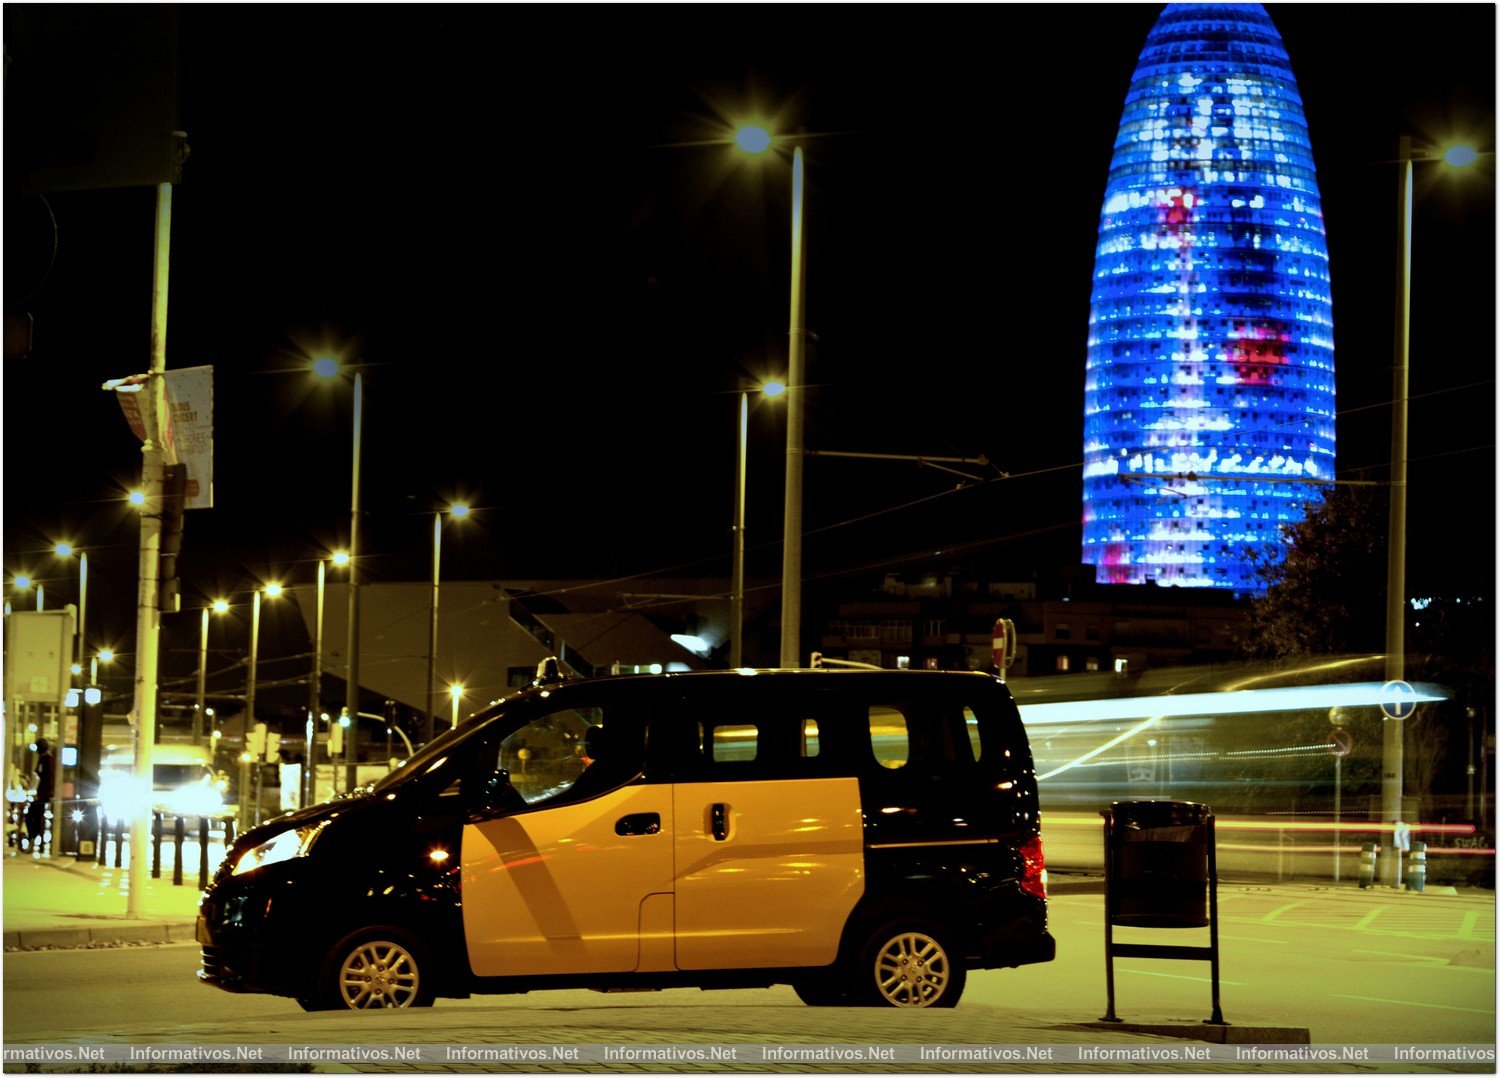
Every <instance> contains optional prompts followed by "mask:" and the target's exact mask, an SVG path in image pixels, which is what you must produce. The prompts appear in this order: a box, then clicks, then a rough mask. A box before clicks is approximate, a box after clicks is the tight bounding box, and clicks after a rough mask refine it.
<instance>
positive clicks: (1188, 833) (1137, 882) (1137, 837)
mask: <svg viewBox="0 0 1500 1078" xmlns="http://www.w3.org/2000/svg"><path fill="white" fill-rule="evenodd" d="M1102 815H1103V816H1104V818H1105V825H1104V834H1105V856H1106V857H1108V858H1109V859H1110V863H1109V866H1108V867H1109V876H1110V891H1109V898H1110V909H1109V910H1108V913H1109V917H1110V919H1111V920H1112V921H1113V922H1114V923H1115V924H1117V925H1121V926H1129V927H1138V928H1203V927H1205V926H1206V925H1207V924H1208V921H1209V911H1208V841H1209V834H1208V832H1209V821H1210V820H1211V819H1212V818H1213V814H1212V813H1211V812H1210V811H1209V809H1208V806H1207V805H1200V804H1196V803H1194V802H1191V801H1116V802H1114V803H1113V804H1111V805H1110V806H1109V808H1107V809H1105V810H1104V811H1103V813H1102Z"/></svg>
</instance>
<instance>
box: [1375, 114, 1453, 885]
mask: <svg viewBox="0 0 1500 1078" xmlns="http://www.w3.org/2000/svg"><path fill="white" fill-rule="evenodd" d="M1440 160H1446V161H1447V162H1448V163H1449V164H1450V165H1452V166H1454V167H1462V166H1463V165H1466V164H1468V163H1470V162H1472V161H1473V160H1474V153H1473V151H1472V150H1469V149H1468V148H1467V147H1454V148H1452V149H1450V150H1449V151H1448V152H1447V153H1446V154H1443V155H1436V154H1432V153H1427V152H1424V153H1422V154H1420V155H1417V156H1414V155H1413V150H1412V143H1411V137H1410V136H1408V135H1402V136H1401V141H1400V145H1399V149H1398V152H1397V157H1396V165H1397V178H1396V293H1397V294H1396V325H1395V338H1396V354H1395V363H1394V364H1393V366H1392V383H1391V497H1390V521H1389V529H1388V532H1387V542H1386V585H1385V586H1386V591H1385V679H1386V681H1388V682H1389V681H1401V680H1403V679H1404V678H1405V676H1406V495H1407V485H1406V464H1407V459H1408V452H1407V442H1406V435H1407V400H1408V397H1407V394H1408V381H1409V379H1408V375H1409V371H1410V358H1411V357H1410V349H1411V235H1412V166H1413V163H1414V162H1417V161H1440ZM1404 721H1405V720H1404V719H1399V718H1392V717H1391V716H1390V715H1388V714H1387V715H1383V716H1382V722H1381V750H1382V764H1381V783H1380V808H1381V813H1380V815H1381V821H1382V822H1383V823H1392V824H1394V823H1397V822H1399V821H1400V820H1401V819H1402V806H1401V801H1402V781H1403V772H1404V770H1405V745H1404V731H1403V729H1402V727H1403V723H1404ZM1385 864H1386V868H1385V874H1384V882H1385V883H1387V884H1389V885H1390V886H1392V887H1399V886H1400V885H1401V880H1400V879H1399V878H1398V876H1397V872H1398V869H1397V867H1396V866H1397V859H1396V858H1394V857H1391V858H1386V859H1385Z"/></svg>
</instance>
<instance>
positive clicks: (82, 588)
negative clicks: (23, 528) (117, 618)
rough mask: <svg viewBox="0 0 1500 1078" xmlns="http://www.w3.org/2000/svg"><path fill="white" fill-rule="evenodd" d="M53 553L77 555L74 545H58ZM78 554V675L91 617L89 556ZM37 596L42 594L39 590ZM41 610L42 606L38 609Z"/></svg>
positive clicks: (81, 551)
mask: <svg viewBox="0 0 1500 1078" xmlns="http://www.w3.org/2000/svg"><path fill="white" fill-rule="evenodd" d="M52 553H54V554H56V555H57V556H58V557H59V558H71V557H72V556H73V554H74V553H75V547H74V546H73V544H72V543H58V544H57V545H56V546H54V547H53V548H52ZM76 553H77V554H78V636H77V638H76V640H75V641H74V645H73V646H74V651H73V658H74V663H73V665H74V669H75V671H76V672H78V673H82V672H83V657H84V655H85V654H87V652H88V616H89V556H88V552H87V551H84V550H77V551H76ZM37 594H38V595H40V594H41V589H40V588H38V590H37ZM37 609H38V610H40V609H41V607H40V606H38V607H37Z"/></svg>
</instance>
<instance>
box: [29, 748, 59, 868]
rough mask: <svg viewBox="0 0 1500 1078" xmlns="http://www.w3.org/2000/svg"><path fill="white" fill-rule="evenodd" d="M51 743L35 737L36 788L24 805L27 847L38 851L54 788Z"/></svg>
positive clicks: (54, 778) (43, 834) (44, 834)
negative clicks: (27, 802)
mask: <svg viewBox="0 0 1500 1078" xmlns="http://www.w3.org/2000/svg"><path fill="white" fill-rule="evenodd" d="M54 763H55V761H54V759H53V756H52V745H51V744H50V743H49V742H48V741H47V739H46V738H44V737H39V738H37V739H36V789H35V790H33V791H32V795H31V804H29V805H27V806H26V839H27V842H28V844H29V847H30V848H31V849H32V850H34V851H40V850H41V848H42V843H43V840H44V838H45V836H46V831H47V806H48V805H49V804H51V803H52V794H53V792H54V791H55V790H56V781H57V772H56V769H55V768H54V766H53V764H54Z"/></svg>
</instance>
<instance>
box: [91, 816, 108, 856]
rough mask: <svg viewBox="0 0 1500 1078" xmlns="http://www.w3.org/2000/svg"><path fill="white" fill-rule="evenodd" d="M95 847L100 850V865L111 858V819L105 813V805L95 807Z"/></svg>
mask: <svg viewBox="0 0 1500 1078" xmlns="http://www.w3.org/2000/svg"><path fill="white" fill-rule="evenodd" d="M94 831H95V834H94V848H95V849H97V850H98V851H99V867H100V868H103V867H104V864H105V862H106V861H108V860H109V854H108V850H109V820H108V819H107V818H106V817H105V815H104V806H103V805H100V806H98V807H97V808H96V809H94Z"/></svg>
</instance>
